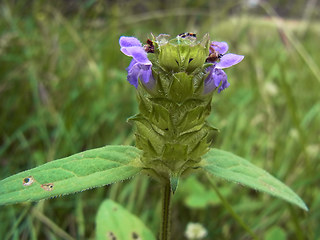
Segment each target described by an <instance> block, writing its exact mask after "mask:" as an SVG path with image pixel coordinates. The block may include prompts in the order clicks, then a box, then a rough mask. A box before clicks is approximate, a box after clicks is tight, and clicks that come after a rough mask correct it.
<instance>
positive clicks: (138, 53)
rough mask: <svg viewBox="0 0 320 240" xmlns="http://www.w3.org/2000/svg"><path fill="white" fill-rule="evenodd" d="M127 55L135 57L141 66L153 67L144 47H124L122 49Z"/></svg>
mask: <svg viewBox="0 0 320 240" xmlns="http://www.w3.org/2000/svg"><path fill="white" fill-rule="evenodd" d="M120 50H121V52H123V53H124V54H125V55H127V56H129V57H133V59H134V60H135V61H137V62H138V63H141V64H146V65H151V62H150V61H149V59H148V56H147V53H146V52H145V51H144V49H143V47H123V48H121V49H120Z"/></svg>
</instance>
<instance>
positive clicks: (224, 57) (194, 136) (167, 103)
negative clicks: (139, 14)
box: [0, 33, 308, 239]
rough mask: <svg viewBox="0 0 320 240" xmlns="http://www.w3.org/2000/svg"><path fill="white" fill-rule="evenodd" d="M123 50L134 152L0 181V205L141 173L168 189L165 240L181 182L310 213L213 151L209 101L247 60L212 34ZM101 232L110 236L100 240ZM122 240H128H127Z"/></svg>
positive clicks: (97, 153) (86, 155) (97, 152)
mask: <svg viewBox="0 0 320 240" xmlns="http://www.w3.org/2000/svg"><path fill="white" fill-rule="evenodd" d="M119 44H120V50H121V52H122V53H124V54H125V55H127V56H129V57H132V60H131V63H130V65H129V66H128V68H127V72H128V76H127V80H128V82H129V83H130V84H132V85H133V86H134V87H135V89H136V92H137V100H138V103H139V113H138V114H136V115H134V116H133V117H131V118H129V121H130V122H132V123H134V125H135V127H136V132H135V136H136V147H133V146H122V145H119V146H105V147H102V148H97V149H92V150H88V151H84V152H81V153H77V154H75V155H72V156H70V157H66V158H63V159H60V160H56V161H52V162H49V163H46V164H44V165H41V166H39V167H36V168H34V169H31V170H28V171H24V172H21V173H18V174H16V175H13V176H11V177H8V178H6V179H4V180H2V181H0V204H13V203H19V202H24V201H38V200H41V199H45V198H49V197H54V196H60V195H65V194H69V193H74V192H79V191H84V190H86V189H90V188H94V187H101V186H104V185H108V184H111V183H114V182H117V181H121V180H125V179H128V178H131V177H133V176H135V175H137V174H139V173H144V174H147V175H149V176H151V177H152V178H153V179H155V180H156V181H158V182H159V184H161V185H162V186H163V204H162V206H163V211H162V225H161V229H160V239H169V238H170V237H169V235H170V199H171V197H172V195H173V193H174V192H175V191H177V189H178V183H179V179H180V178H181V177H182V176H185V175H188V174H192V172H195V171H203V172H205V173H207V175H208V177H209V178H211V177H212V176H218V177H220V178H223V179H226V180H229V181H233V182H237V183H240V184H242V185H246V186H248V187H251V188H253V189H256V190H260V191H263V192H266V193H269V194H271V195H273V196H275V197H279V198H282V199H284V200H286V201H288V202H290V203H293V204H295V205H297V206H299V207H301V208H302V209H304V210H308V209H307V206H306V205H305V203H304V202H303V201H302V200H301V199H300V198H299V196H297V195H296V194H295V193H294V192H293V191H292V190H291V189H290V188H289V187H287V186H286V185H284V184H283V183H282V182H280V181H279V180H277V179H276V178H274V177H273V176H271V175H270V174H269V173H267V172H266V171H264V170H262V169H260V168H258V167H256V166H254V165H253V164H251V163H250V162H249V161H247V160H245V159H243V158H241V157H238V156H236V155H234V154H232V153H229V152H226V151H222V150H218V149H214V148H212V143H213V138H214V136H215V135H216V133H217V131H218V130H217V129H216V128H215V127H213V126H211V125H210V123H209V122H208V121H207V117H208V116H209V114H210V112H211V101H212V96H213V94H219V93H221V92H222V91H225V89H227V88H228V87H229V86H230V83H229V82H228V79H227V75H226V73H225V72H224V70H223V69H226V68H229V67H231V66H233V65H235V64H238V63H240V62H241V61H242V60H243V58H244V57H243V56H241V55H237V54H233V53H227V52H228V44H227V43H226V42H216V41H213V42H212V41H210V39H209V35H208V34H206V35H204V37H203V38H202V39H201V40H198V39H197V37H196V35H195V34H193V33H184V34H180V35H178V36H177V37H174V38H171V37H170V36H169V35H166V34H161V35H159V36H157V37H154V36H152V38H151V39H148V40H147V41H146V44H145V45H143V44H142V43H141V42H140V41H139V40H138V39H137V38H134V37H124V36H123V37H121V38H120V40H119ZM115 206H116V203H113V202H111V201H110V200H107V202H104V203H103V204H102V206H101V209H104V208H108V207H109V208H112V209H114V208H117V209H120V210H119V211H118V213H117V214H118V216H119V217H120V218H121V216H122V217H123V218H126V219H132V221H134V222H136V223H137V221H138V220H137V219H134V216H128V215H121V214H122V212H123V211H124V210H123V209H121V206H116V207H115ZM101 211H102V210H101ZM99 213H100V211H99ZM99 213H98V216H97V219H103V218H104V217H105V215H103V214H102V215H101V214H99ZM125 216H126V217H125ZM101 221H103V220H101ZM101 221H99V222H101ZM105 221H108V220H107V219H105ZM99 222H98V226H97V238H98V239H100V237H99V236H101V238H103V237H105V236H106V234H107V236H109V238H110V239H113V238H112V237H113V236H115V237H116V236H117V234H118V236H120V235H121V233H120V232H119V231H120V230H117V229H116V228H117V227H116V226H115V225H114V224H113V223H112V222H110V221H109V222H104V224H103V226H104V227H100V225H99ZM139 224H141V225H142V223H137V226H138V225H139ZM139 226H140V225H139ZM138 228H139V229H142V227H138ZM101 231H104V233H105V234H104V233H103V234H101V235H100V232H101ZM128 234H129V233H128ZM130 234H131V237H132V239H136V238H133V237H134V236H137V237H139V236H140V237H141V239H155V238H154V237H152V234H151V233H150V232H148V231H143V230H132V231H131V232H130ZM144 234H147V235H144ZM126 236H127V235H126ZM103 239H104V238H103ZM124 239H130V238H129V235H128V236H127V237H125V236H124Z"/></svg>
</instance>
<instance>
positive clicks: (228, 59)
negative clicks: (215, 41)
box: [216, 53, 244, 69]
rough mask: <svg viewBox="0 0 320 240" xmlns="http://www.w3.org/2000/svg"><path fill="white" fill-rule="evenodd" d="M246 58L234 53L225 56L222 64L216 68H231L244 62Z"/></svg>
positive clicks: (221, 61) (222, 58) (218, 64)
mask: <svg viewBox="0 0 320 240" xmlns="http://www.w3.org/2000/svg"><path fill="white" fill-rule="evenodd" d="M243 58H244V56H242V55H237V54H233V53H227V54H226V55H223V56H222V57H221V59H220V62H218V63H217V65H216V68H219V69H223V68H228V67H231V66H233V65H235V64H237V63H239V62H241V61H242V59H243Z"/></svg>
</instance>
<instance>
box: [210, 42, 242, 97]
mask: <svg viewBox="0 0 320 240" xmlns="http://www.w3.org/2000/svg"><path fill="white" fill-rule="evenodd" d="M228 49H229V46H228V44H227V43H226V42H216V41H214V42H211V44H210V48H209V52H210V54H209V56H208V58H207V59H206V61H207V62H210V63H213V65H212V66H210V67H209V68H208V71H209V75H208V77H207V78H206V80H205V86H204V93H205V94H206V93H210V92H212V91H213V90H214V89H216V88H218V87H219V88H218V93H220V92H221V91H222V90H224V89H226V88H227V87H229V86H230V83H229V82H228V81H227V79H228V77H227V74H226V73H225V72H224V71H223V70H222V69H224V68H229V67H231V66H233V65H235V64H238V63H239V62H241V61H242V60H243V58H244V56H242V55H237V54H233V53H226V52H227V51H228Z"/></svg>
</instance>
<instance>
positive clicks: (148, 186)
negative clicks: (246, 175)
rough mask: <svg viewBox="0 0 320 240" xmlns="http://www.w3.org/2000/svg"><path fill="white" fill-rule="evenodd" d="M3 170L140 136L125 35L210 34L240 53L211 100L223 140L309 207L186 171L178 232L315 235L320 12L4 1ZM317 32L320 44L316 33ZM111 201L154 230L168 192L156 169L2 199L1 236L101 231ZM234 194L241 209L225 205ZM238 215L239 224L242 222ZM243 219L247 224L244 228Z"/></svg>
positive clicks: (0, 33) (226, 5)
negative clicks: (103, 206)
mask: <svg viewBox="0 0 320 240" xmlns="http://www.w3.org/2000/svg"><path fill="white" fill-rule="evenodd" d="M0 8H1V11H0V113H1V114H0V144H1V145H0V164H1V170H0V174H1V179H3V178H5V177H8V176H10V175H12V174H14V173H17V172H19V171H22V170H25V169H29V168H32V167H35V166H37V165H40V164H43V163H45V162H48V161H52V160H54V159H57V158H61V157H64V156H68V155H71V154H74V153H76V152H79V151H83V150H86V149H90V148H96V147H100V146H103V145H106V144H128V145H134V136H133V129H132V126H131V125H129V124H128V123H126V119H127V118H128V117H130V116H132V115H133V114H135V113H137V104H136V101H135V89H134V87H133V86H131V85H130V84H128V83H127V81H126V71H125V68H126V67H127V66H128V64H129V62H130V59H129V58H128V57H126V56H124V55H123V54H122V53H121V52H120V51H119V46H118V39H119V37H120V36H121V35H126V36H136V37H138V38H139V39H140V40H142V41H144V40H146V39H147V37H148V36H150V33H151V32H152V33H153V34H154V35H157V34H160V33H168V34H171V35H172V36H175V35H177V34H179V33H182V32H186V31H191V32H196V33H197V34H198V36H202V35H203V34H204V33H206V32H209V33H210V36H211V39H212V40H217V41H227V42H228V43H229V46H230V52H234V53H237V54H243V55H245V56H246V57H245V59H244V61H243V62H242V63H241V64H239V65H238V66H236V67H234V68H231V69H228V70H226V72H227V74H228V77H229V82H230V83H231V86H230V87H229V88H228V89H227V90H226V91H224V92H223V93H221V94H219V95H218V94H217V95H215V96H214V99H213V113H212V115H211V116H210V118H209V121H210V122H211V123H212V124H213V125H215V126H216V127H218V128H220V131H221V133H220V135H219V136H218V138H217V140H216V143H215V146H216V147H217V148H221V149H224V150H227V151H232V152H234V153H236V154H238V155H240V156H242V157H244V158H247V159H249V160H250V161H251V162H253V163H254V164H256V165H258V166H260V167H263V168H264V169H266V170H267V171H269V172H270V173H272V174H273V175H275V176H276V177H278V178H279V179H281V180H282V181H284V182H285V183H286V184H288V185H289V186H290V187H291V188H292V189H293V190H294V191H296V192H297V193H298V194H299V195H300V196H301V197H302V198H303V199H304V201H305V202H306V203H307V205H308V206H309V208H310V211H309V212H304V211H302V210H300V209H298V208H296V207H294V206H291V205H289V204H287V203H285V202H284V201H282V200H278V199H275V198H272V197H269V196H267V195H266V194H261V193H257V192H255V191H254V190H249V189H247V188H244V187H242V186H239V185H237V184H233V183H226V182H223V181H220V180H219V179H216V182H215V185H216V186H218V187H219V188H218V189H219V193H220V194H221V195H222V196H223V198H224V201H223V202H222V201H221V200H220V199H219V197H218V195H217V192H216V191H215V188H214V187H212V185H210V184H209V182H208V181H207V180H206V179H205V178H204V177H203V176H201V175H199V176H191V177H189V178H187V179H185V180H184V181H181V184H180V186H179V189H178V191H177V193H176V195H175V197H174V206H173V207H174V210H173V224H172V226H173V236H176V237H175V239H185V238H184V236H183V233H184V231H185V228H186V225H187V224H188V223H189V222H200V223H201V224H203V226H204V227H205V228H206V229H207V230H208V236H207V238H206V239H252V237H253V236H252V235H253V234H252V233H251V234H250V232H253V233H254V234H255V235H256V237H257V238H258V239H267V240H271V239H276V240H282V239H320V228H319V227H318V226H319V222H320V194H319V193H320V191H319V184H320V179H319V178H320V174H319V170H320V169H319V160H320V144H319V143H320V129H319V122H320V115H319V112H320V100H319V89H320V69H319V68H320V67H319V63H320V54H319V52H320V45H319V38H320V23H319V17H320V13H319V11H318V10H317V9H319V3H318V2H317V1H316V0H309V1H302V0H296V1H268V2H261V1H254V0H248V1H231V0H228V1H222V0H219V1H218V0H217V1H208V0H200V1H188V0H185V1H183V0H180V1H176V2H173V1H159V2H155V1H141V0H135V1H125V0H122V1H112V0H103V1H102V0H83V1H75V0H68V1H63V0H57V1H44V0H38V1H31V0H29V1H9V0H7V1H1V3H0ZM317 39H318V40H317ZM105 198H111V199H113V200H115V201H117V202H119V203H120V204H122V205H123V206H125V207H126V208H127V209H128V210H130V211H131V212H133V213H134V214H136V215H137V216H139V217H140V218H141V219H142V220H143V221H144V222H145V223H146V224H147V226H148V227H150V228H151V229H152V230H153V231H154V232H155V233H156V232H157V231H158V228H159V224H160V202H159V188H158V186H157V184H156V183H155V182H153V181H149V179H148V178H147V177H144V176H139V177H136V178H134V179H133V180H131V181H126V182H123V183H118V184H114V185H112V186H108V187H105V188H99V189H94V190H90V191H86V192H83V193H80V194H75V195H69V196H64V197H60V198H56V199H50V200H46V201H41V202H39V203H25V204H18V205H12V206H2V207H0V222H1V224H0V238H1V239H93V238H94V228H95V225H94V220H95V214H96V212H97V209H98V206H99V204H100V203H101V202H102V201H103V200H104V199H105ZM225 204H230V205H231V206H232V211H233V213H235V214H236V215H237V217H238V219H237V218H235V217H234V216H235V215H234V214H232V213H231V212H230V210H226V208H225V207H224V205H225ZM239 219H240V220H239ZM241 222H242V225H241V224H240V223H241Z"/></svg>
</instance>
